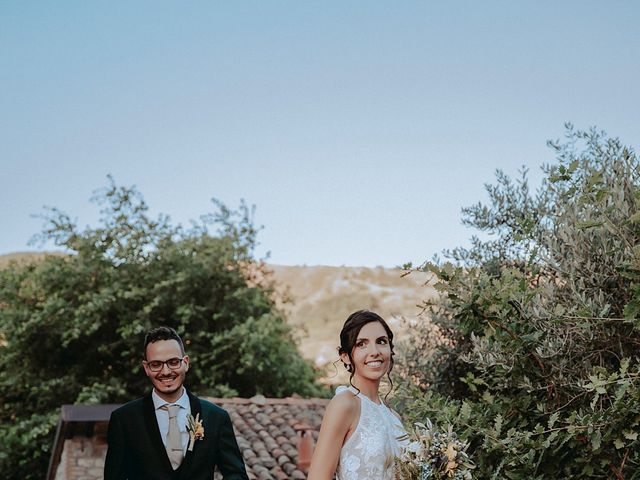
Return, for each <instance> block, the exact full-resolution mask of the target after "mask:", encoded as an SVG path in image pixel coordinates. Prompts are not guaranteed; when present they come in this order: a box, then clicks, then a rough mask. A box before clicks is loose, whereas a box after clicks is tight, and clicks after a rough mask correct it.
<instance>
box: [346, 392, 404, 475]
mask: <svg viewBox="0 0 640 480" xmlns="http://www.w3.org/2000/svg"><path fill="white" fill-rule="evenodd" d="M348 391H351V392H353V394H354V395H356V396H357V397H358V398H359V399H360V419H359V420H358V425H357V426H356V429H355V431H354V432H353V433H352V434H351V436H350V437H349V438H348V439H347V441H346V442H345V443H344V445H343V446H342V450H341V451H340V461H339V463H338V469H337V471H336V479H337V480H393V460H394V458H395V457H396V456H397V455H399V454H400V442H399V441H398V438H399V437H401V436H402V435H403V434H404V433H405V430H404V428H403V427H402V423H401V422H400V420H399V419H398V417H396V416H395V415H394V414H393V412H392V411H391V410H390V409H389V408H388V407H387V406H386V405H385V404H384V403H382V402H380V405H378V404H377V403H375V402H373V401H371V399H369V398H368V397H367V396H366V395H364V394H361V393H359V392H358V390H356V389H355V388H353V387H338V388H337V390H336V395H341V394H344V392H348Z"/></svg>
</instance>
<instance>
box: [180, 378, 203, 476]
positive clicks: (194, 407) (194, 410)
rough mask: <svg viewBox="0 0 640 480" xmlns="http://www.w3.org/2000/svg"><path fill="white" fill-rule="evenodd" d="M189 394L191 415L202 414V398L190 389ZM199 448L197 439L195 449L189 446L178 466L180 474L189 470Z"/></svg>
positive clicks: (194, 416)
mask: <svg viewBox="0 0 640 480" xmlns="http://www.w3.org/2000/svg"><path fill="white" fill-rule="evenodd" d="M187 395H188V396H189V405H190V407H191V415H193V418H196V416H197V415H201V412H202V407H201V406H200V400H199V399H198V397H196V396H195V395H193V394H192V393H191V392H189V390H187ZM201 417H202V416H201ZM200 420H202V418H200ZM187 445H188V444H187ZM197 449H198V442H197V441H196V442H195V443H194V444H193V450H191V451H189V448H188V447H187V453H186V454H185V456H184V460H182V463H181V464H180V467H179V468H178V471H179V472H180V475H183V474H184V472H188V471H189V468H188V467H189V464H190V463H191V461H192V459H193V456H194V455H195V454H196V451H197Z"/></svg>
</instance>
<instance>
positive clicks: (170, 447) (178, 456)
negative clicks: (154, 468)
mask: <svg viewBox="0 0 640 480" xmlns="http://www.w3.org/2000/svg"><path fill="white" fill-rule="evenodd" d="M162 409H163V410H166V411H168V412H169V431H168V432H167V447H166V448H167V455H168V456H169V460H171V466H172V467H173V469H174V470H175V469H177V468H178V467H179V466H180V464H181V463H182V458H183V453H182V437H181V435H180V427H178V411H179V410H180V405H164V406H163V407H162Z"/></svg>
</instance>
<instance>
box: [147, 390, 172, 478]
mask: <svg viewBox="0 0 640 480" xmlns="http://www.w3.org/2000/svg"><path fill="white" fill-rule="evenodd" d="M142 405H143V410H144V422H145V424H146V427H147V432H149V438H150V439H151V443H152V444H153V448H154V450H155V451H157V452H158V456H159V457H160V459H161V460H160V461H161V462H162V463H163V464H164V466H165V469H168V470H169V471H170V472H173V467H172V466H171V460H169V456H168V455H167V449H166V448H165V446H164V443H163V441H162V437H161V436H160V428H159V427H158V419H157V418H156V409H155V406H154V405H153V399H152V398H151V394H149V395H147V396H146V397H144V399H143V401H142Z"/></svg>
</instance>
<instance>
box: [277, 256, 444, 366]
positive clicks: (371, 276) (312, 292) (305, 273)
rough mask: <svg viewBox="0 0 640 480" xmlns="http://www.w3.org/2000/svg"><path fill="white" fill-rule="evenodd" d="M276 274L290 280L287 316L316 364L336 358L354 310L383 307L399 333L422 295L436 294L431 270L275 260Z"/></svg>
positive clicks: (382, 312) (304, 351)
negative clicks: (410, 271)
mask: <svg viewBox="0 0 640 480" xmlns="http://www.w3.org/2000/svg"><path fill="white" fill-rule="evenodd" d="M271 268H272V269H273V271H274V274H275V277H276V280H277V281H278V282H279V283H281V284H282V285H284V286H286V287H287V288H288V291H289V296H290V299H291V303H289V304H286V305H285V306H284V309H285V312H286V313H287V318H288V319H289V321H290V322H291V324H292V325H294V326H295V327H300V329H301V332H300V347H301V350H302V354H303V355H304V356H305V357H307V358H309V359H311V360H314V361H315V363H316V364H317V365H324V364H326V363H327V362H332V361H335V360H337V358H338V355H337V352H336V348H337V346H338V343H339V339H338V335H339V333H340V329H341V328H342V324H343V323H344V321H345V320H346V318H347V317H348V316H349V314H350V313H352V312H354V311H355V310H359V309H369V310H373V311H375V312H377V313H379V314H380V315H381V316H382V317H384V318H385V319H386V320H387V321H388V322H389V325H390V326H391V328H392V329H393V330H394V332H396V333H397V334H398V335H399V336H400V337H401V336H402V319H403V318H404V319H407V320H414V319H416V318H417V314H418V313H419V311H420V309H419V307H418V306H417V305H418V304H419V303H421V301H423V300H425V299H427V298H430V297H432V296H434V295H435V290H434V289H433V287H432V286H431V285H429V284H427V279H428V277H427V274H420V275H418V274H411V275H409V276H406V277H402V270H398V269H385V268H367V267H326V266H314V267H308V266H281V265H273V266H272V267H271Z"/></svg>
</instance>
